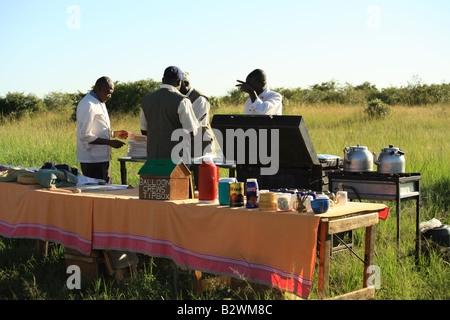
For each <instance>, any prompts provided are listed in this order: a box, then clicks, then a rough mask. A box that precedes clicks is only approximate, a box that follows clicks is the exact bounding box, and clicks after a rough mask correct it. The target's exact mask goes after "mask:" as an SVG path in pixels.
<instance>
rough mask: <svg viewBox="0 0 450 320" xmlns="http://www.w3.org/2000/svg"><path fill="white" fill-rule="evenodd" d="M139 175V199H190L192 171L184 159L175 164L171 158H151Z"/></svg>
mask: <svg viewBox="0 0 450 320" xmlns="http://www.w3.org/2000/svg"><path fill="white" fill-rule="evenodd" d="M139 175H140V178H139V199H145V200H184V199H189V181H190V176H191V172H190V171H189V169H188V168H187V167H186V165H185V164H184V163H183V162H182V161H180V162H179V163H178V164H175V163H173V162H172V160H171V159H149V160H147V162H146V163H145V164H144V166H143V167H142V168H141V169H140V170H139Z"/></svg>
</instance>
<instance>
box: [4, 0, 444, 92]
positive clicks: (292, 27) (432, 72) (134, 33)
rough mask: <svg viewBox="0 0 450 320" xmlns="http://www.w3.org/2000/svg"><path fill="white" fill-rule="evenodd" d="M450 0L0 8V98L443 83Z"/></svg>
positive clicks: (56, 3)
mask: <svg viewBox="0 0 450 320" xmlns="http://www.w3.org/2000/svg"><path fill="white" fill-rule="evenodd" d="M449 15H450V1H448V0H429V1H427V0H423V1H417V0H386V1H377V0H371V1H365V0H315V1H299V0H295V1H294V0H292V1H289V0H278V1H266V0H257V1H254V0H239V1H235V0H227V1H218V0H191V1H178V0H176V1H166V0H164V1H162V0H160V1H153V0H147V1H138V0H129V1H115V0H110V1H104V0H91V1H84V0H70V1H66V0H45V1H44V0H14V1H6V0H0V96H5V95H6V93H7V92H9V91H10V92H15V91H18V92H24V93H35V94H37V95H38V96H40V97H42V96H44V95H45V94H47V93H49V92H52V91H60V92H76V91H78V90H80V91H83V92H85V91H87V90H88V89H89V88H90V87H91V86H92V85H93V83H94V82H95V80H96V79H97V78H98V77H100V76H103V75H107V76H109V77H111V78H112V79H113V80H114V81H121V82H128V81H136V80H142V79H148V78H150V79H153V80H161V78H162V73H163V70H164V69H165V67H167V66H169V65H176V66H179V67H180V68H181V69H183V70H186V71H189V72H190V74H191V80H192V83H193V85H194V86H195V87H197V88H198V89H199V90H201V91H203V92H204V93H206V94H207V95H214V96H222V95H225V94H227V92H228V90H230V89H233V88H234V86H235V84H236V80H237V79H242V80H245V77H246V75H247V74H248V73H249V72H250V71H252V70H253V69H255V68H262V69H264V70H266V72H267V74H268V78H269V79H268V80H269V81H268V82H269V86H270V87H272V88H275V87H286V88H296V87H303V88H306V87H308V86H310V85H312V84H315V83H321V82H325V81H329V80H332V79H334V80H337V81H339V82H340V83H342V84H343V83H345V82H348V83H350V84H353V85H357V84H360V83H362V82H364V81H369V82H371V83H373V84H375V85H376V86H377V87H378V88H383V87H388V86H390V85H393V86H405V85H407V84H408V81H411V80H412V77H413V76H414V75H417V76H418V77H419V78H420V79H421V80H422V81H423V82H424V83H442V82H450V19H449Z"/></svg>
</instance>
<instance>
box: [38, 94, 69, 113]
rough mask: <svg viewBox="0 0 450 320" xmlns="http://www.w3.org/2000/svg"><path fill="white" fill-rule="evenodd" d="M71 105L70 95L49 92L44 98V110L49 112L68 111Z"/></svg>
mask: <svg viewBox="0 0 450 320" xmlns="http://www.w3.org/2000/svg"><path fill="white" fill-rule="evenodd" d="M73 103H74V101H73V97H72V94H70V93H61V92H51V93H49V94H47V95H46V96H45V97H44V105H45V108H46V109H47V110H49V111H58V110H64V109H70V108H71V107H72V105H73Z"/></svg>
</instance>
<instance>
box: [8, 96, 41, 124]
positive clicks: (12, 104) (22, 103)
mask: <svg viewBox="0 0 450 320" xmlns="http://www.w3.org/2000/svg"><path fill="white" fill-rule="evenodd" d="M43 109H44V104H43V103H42V100H41V99H39V98H38V97H37V96H36V95H34V94H28V95H25V94H24V93H21V92H8V94H7V95H6V97H5V98H0V115H1V116H2V117H4V116H8V117H11V118H16V119H19V118H21V117H22V116H24V115H26V114H33V113H36V112H39V111H42V110H43Z"/></svg>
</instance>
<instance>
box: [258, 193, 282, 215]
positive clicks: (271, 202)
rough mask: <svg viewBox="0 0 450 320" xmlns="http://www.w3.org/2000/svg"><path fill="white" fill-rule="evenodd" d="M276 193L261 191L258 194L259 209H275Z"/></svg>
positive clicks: (276, 203)
mask: <svg viewBox="0 0 450 320" xmlns="http://www.w3.org/2000/svg"><path fill="white" fill-rule="evenodd" d="M277 208H278V202H277V195H276V194H275V193H274V192H263V193H260V194H259V210H261V211H277Z"/></svg>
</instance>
